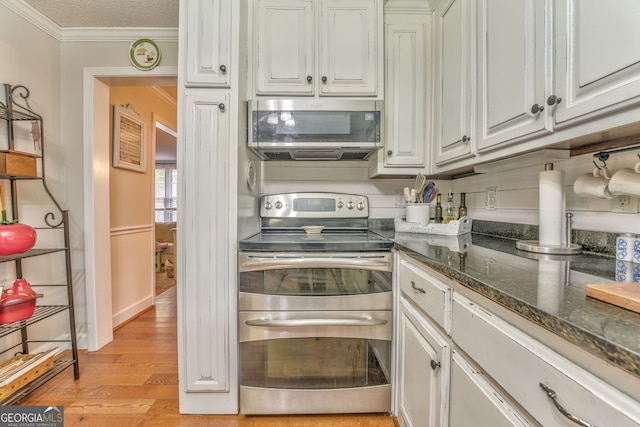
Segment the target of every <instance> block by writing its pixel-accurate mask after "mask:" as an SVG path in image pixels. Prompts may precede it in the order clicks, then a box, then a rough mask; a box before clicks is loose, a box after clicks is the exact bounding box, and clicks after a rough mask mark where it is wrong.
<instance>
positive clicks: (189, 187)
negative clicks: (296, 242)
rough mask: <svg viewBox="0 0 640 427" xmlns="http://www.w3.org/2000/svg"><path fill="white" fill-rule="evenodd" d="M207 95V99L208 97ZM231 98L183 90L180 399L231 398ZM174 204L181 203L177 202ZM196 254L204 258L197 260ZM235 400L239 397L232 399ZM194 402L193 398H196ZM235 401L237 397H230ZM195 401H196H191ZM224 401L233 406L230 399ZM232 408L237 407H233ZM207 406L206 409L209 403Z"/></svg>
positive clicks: (179, 255)
mask: <svg viewBox="0 0 640 427" xmlns="http://www.w3.org/2000/svg"><path fill="white" fill-rule="evenodd" d="M211 92H213V93H211ZM229 101H230V94H227V93H220V92H214V91H211V90H210V89H191V90H190V91H189V90H187V92H186V94H185V96H184V121H183V123H184V132H185V135H184V138H185V143H184V144H183V148H182V150H183V154H182V155H180V154H179V155H178V161H179V164H178V167H180V168H181V170H182V172H181V173H182V176H181V178H180V179H181V190H182V191H183V195H182V197H181V203H180V205H179V206H178V209H179V210H180V212H181V215H183V217H184V218H190V219H192V221H190V222H189V223H188V225H187V226H185V227H184V228H182V229H180V230H179V233H178V239H179V242H178V244H179V247H181V248H192V249H193V250H194V251H195V252H196V254H185V253H184V251H182V252H181V253H178V258H179V260H178V263H177V264H178V265H179V266H180V269H179V270H178V273H179V275H178V278H179V279H182V280H180V283H181V286H180V287H179V289H178V301H179V302H181V307H182V309H179V310H178V313H179V318H178V327H179V329H180V331H181V332H180V334H179V335H180V336H181V337H182V341H181V345H180V349H181V352H180V369H181V375H180V378H181V388H182V390H184V391H186V392H223V393H224V392H227V393H230V392H232V391H233V390H232V387H231V385H230V384H233V381H235V379H232V375H233V370H232V366H234V365H233V364H232V362H231V360H232V357H234V356H235V355H234V354H230V352H232V350H231V349H232V348H235V347H236V345H235V344H233V343H232V342H230V340H231V339H232V338H230V335H231V336H233V337H234V338H233V340H235V334H234V333H232V334H230V333H229V331H230V330H233V329H232V327H231V326H230V320H229V319H232V318H234V317H235V313H232V312H231V309H230V307H229V293H230V292H231V289H232V287H231V283H230V282H229V280H230V278H231V277H234V274H231V271H230V265H232V260H231V259H230V257H231V255H232V254H231V253H230V252H229V246H230V244H229V242H230V239H231V236H230V235H229V222H230V214H229V209H228V203H227V201H228V200H229V191H230V188H229V186H230V182H229V173H230V157H231V153H230V148H229V147H230V143H229V139H230V126H229V125H230V118H229V115H230V112H231V111H230V106H229V103H230V102H229ZM179 200H180V199H179ZM199 254H207V255H206V256H201V255H199ZM235 392H237V390H236V391H235ZM194 394H195V395H197V394H198V393H194ZM236 396H237V395H236ZM194 399H195V398H194ZM230 400H233V401H237V398H236V399H233V398H232V397H230ZM236 405H237V403H236ZM210 406H212V404H211V402H210Z"/></svg>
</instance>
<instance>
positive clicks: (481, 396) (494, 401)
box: [449, 350, 537, 427]
mask: <svg viewBox="0 0 640 427" xmlns="http://www.w3.org/2000/svg"><path fill="white" fill-rule="evenodd" d="M449 397H450V399H451V407H450V412H451V414H450V418H449V426H450V427H468V426H491V427H530V426H536V425H537V424H536V423H535V422H534V421H531V420H530V419H529V418H528V416H526V415H524V414H523V413H521V412H520V411H519V410H518V409H516V407H515V405H513V404H512V403H510V402H509V400H508V399H507V398H505V396H504V395H503V394H502V393H501V392H499V391H498V390H497V389H496V388H495V387H494V386H493V385H492V384H491V383H490V382H489V381H488V380H487V378H485V376H484V374H483V373H482V371H481V370H479V369H477V368H475V367H474V366H473V365H472V364H471V363H469V362H468V361H467V360H465V358H464V356H462V354H461V353H459V352H458V351H455V350H454V351H453V354H452V356H451V389H450V391H449Z"/></svg>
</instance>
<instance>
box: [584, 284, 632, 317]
mask: <svg viewBox="0 0 640 427" xmlns="http://www.w3.org/2000/svg"><path fill="white" fill-rule="evenodd" d="M587 296H589V297H591V298H595V299H599V300H601V301H604V302H608V303H609V304H613V305H617V306H618V307H622V308H626V309H627V310H631V311H635V312H636V313H640V284H638V283H604V284H592V285H587Z"/></svg>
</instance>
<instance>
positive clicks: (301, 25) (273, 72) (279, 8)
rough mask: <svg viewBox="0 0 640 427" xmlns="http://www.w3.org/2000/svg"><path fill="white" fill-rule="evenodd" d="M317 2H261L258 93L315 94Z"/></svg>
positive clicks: (259, 4) (257, 30)
mask: <svg viewBox="0 0 640 427" xmlns="http://www.w3.org/2000/svg"><path fill="white" fill-rule="evenodd" d="M314 4H315V2H314V0H303V1H295V2H292V1H290V0H284V1H282V0H258V2H257V11H256V15H255V16H256V22H257V26H256V27H255V31H256V36H257V40H256V43H257V44H256V46H257V49H256V64H257V73H256V87H257V92H258V94H272V93H275V94H277V93H295V94H299V95H313V93H314V87H315V85H314V84H313V76H314V71H315V70H314V57H315V50H314V46H315V43H314V34H315V26H314V24H315V15H314Z"/></svg>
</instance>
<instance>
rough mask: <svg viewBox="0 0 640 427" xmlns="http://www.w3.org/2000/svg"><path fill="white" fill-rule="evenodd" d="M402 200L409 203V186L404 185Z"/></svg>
mask: <svg viewBox="0 0 640 427" xmlns="http://www.w3.org/2000/svg"><path fill="white" fill-rule="evenodd" d="M404 201H405V202H406V203H411V190H409V187H404Z"/></svg>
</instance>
